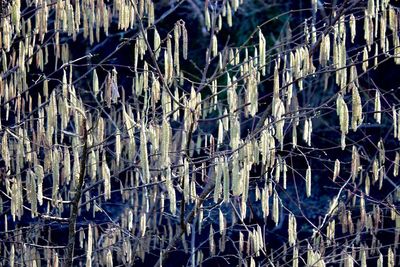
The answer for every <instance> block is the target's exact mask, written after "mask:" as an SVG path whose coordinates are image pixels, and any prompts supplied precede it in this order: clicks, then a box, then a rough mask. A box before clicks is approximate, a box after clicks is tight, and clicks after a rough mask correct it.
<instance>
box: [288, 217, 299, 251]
mask: <svg viewBox="0 0 400 267" xmlns="http://www.w3.org/2000/svg"><path fill="white" fill-rule="evenodd" d="M288 237H289V238H288V239H289V246H293V245H294V244H296V241H297V223H296V217H294V215H293V214H292V213H289V224H288Z"/></svg>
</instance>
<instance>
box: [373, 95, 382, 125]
mask: <svg viewBox="0 0 400 267" xmlns="http://www.w3.org/2000/svg"><path fill="white" fill-rule="evenodd" d="M374 109H375V110H374V119H375V120H376V122H377V123H378V124H380V123H381V116H382V115H381V95H380V92H379V90H376V91H375V105H374Z"/></svg>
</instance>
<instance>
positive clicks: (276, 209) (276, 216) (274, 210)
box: [272, 191, 279, 225]
mask: <svg viewBox="0 0 400 267" xmlns="http://www.w3.org/2000/svg"><path fill="white" fill-rule="evenodd" d="M272 220H273V221H274V222H275V225H278V223H279V197H278V193H277V192H276V191H274V197H273V201H272Z"/></svg>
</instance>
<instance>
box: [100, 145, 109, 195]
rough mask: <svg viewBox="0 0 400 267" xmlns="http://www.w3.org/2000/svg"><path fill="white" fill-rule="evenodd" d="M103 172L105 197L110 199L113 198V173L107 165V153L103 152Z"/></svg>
mask: <svg viewBox="0 0 400 267" xmlns="http://www.w3.org/2000/svg"><path fill="white" fill-rule="evenodd" d="M101 174H102V177H103V179H104V199H105V200H108V199H110V198H111V174H110V169H109V168H108V165H107V160H106V153H105V152H103V158H102V163H101Z"/></svg>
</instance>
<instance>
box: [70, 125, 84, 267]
mask: <svg viewBox="0 0 400 267" xmlns="http://www.w3.org/2000/svg"><path fill="white" fill-rule="evenodd" d="M82 124H83V131H84V132H83V140H84V142H85V144H84V146H83V155H82V158H81V162H80V164H81V166H80V171H79V178H78V184H77V187H76V193H75V196H74V199H73V200H72V203H71V206H72V207H71V215H70V217H69V226H68V245H67V256H66V261H65V266H71V267H72V266H73V256H74V246H75V234H76V218H77V217H78V209H79V201H80V200H81V196H82V187H83V180H84V177H85V171H86V159H87V155H88V142H87V141H88V133H87V129H86V119H85V118H84V119H83V122H82Z"/></svg>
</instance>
